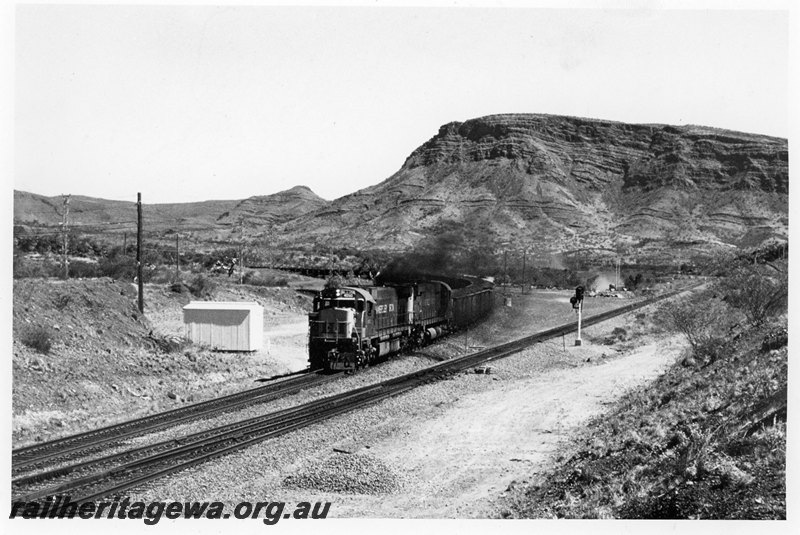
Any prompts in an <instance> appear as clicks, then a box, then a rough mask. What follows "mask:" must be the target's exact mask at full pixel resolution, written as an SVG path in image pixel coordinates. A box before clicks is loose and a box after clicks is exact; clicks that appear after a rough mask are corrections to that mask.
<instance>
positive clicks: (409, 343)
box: [308, 279, 494, 371]
mask: <svg viewBox="0 0 800 535" xmlns="http://www.w3.org/2000/svg"><path fill="white" fill-rule="evenodd" d="M461 282H462V283H465V284H464V285H463V286H462V287H458V288H456V289H453V288H452V287H451V286H450V284H447V283H445V282H442V281H418V282H403V283H394V284H392V283H389V284H384V285H380V286H368V287H340V288H326V289H324V290H322V291H321V292H320V293H319V294H318V295H317V296H316V297H315V298H314V305H313V306H314V308H313V310H312V312H311V313H309V317H308V323H309V330H308V332H309V340H308V348H309V359H308V360H309V365H310V368H311V369H312V370H317V369H323V370H326V371H355V370H358V369H359V368H363V367H366V366H369V365H371V364H373V363H375V362H378V361H380V360H384V359H385V358H387V357H388V356H389V355H392V354H394V353H397V352H399V351H402V350H404V349H413V348H415V347H419V346H422V345H424V344H426V343H428V342H430V341H431V340H434V339H436V338H438V337H440V336H442V335H443V334H446V333H449V332H452V331H455V330H457V329H459V328H462V327H464V326H466V325H469V324H470V323H473V322H475V321H476V320H478V319H480V318H481V317H483V316H484V315H486V314H487V313H488V312H489V311H490V310H491V309H492V307H493V306H494V292H493V288H492V286H493V285H492V284H491V283H489V282H486V281H482V280H477V279H476V280H470V281H461Z"/></svg>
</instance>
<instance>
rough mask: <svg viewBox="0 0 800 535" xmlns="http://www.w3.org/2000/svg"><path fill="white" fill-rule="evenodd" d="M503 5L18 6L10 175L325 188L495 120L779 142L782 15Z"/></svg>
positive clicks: (76, 190)
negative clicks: (532, 117) (682, 130)
mask: <svg viewBox="0 0 800 535" xmlns="http://www.w3.org/2000/svg"><path fill="white" fill-rule="evenodd" d="M586 4H587V3H586V2H582V3H581V4H580V5H586ZM509 5H513V6H516V7H510V8H501V7H491V6H488V7H487V4H485V3H484V4H483V5H474V4H473V5H471V6H470V7H457V8H453V7H439V6H434V5H428V6H424V7H412V8H405V7H396V6H386V5H383V6H381V7H372V6H365V5H357V6H328V7H274V6H251V7H236V6H225V5H223V6H210V5H205V6H204V5H199V6H198V5H194V6H193V5H172V6H159V5H150V6H144V5H136V4H133V5H114V6H108V5H102V4H93V5H82V6H76V5H32V4H21V5H18V6H17V8H16V17H15V20H14V45H15V49H14V58H13V59H14V75H15V76H14V81H13V89H14V91H15V93H14V103H13V106H14V119H13V131H14V149H13V160H14V165H13V169H14V183H13V187H14V189H18V190H23V191H30V192H34V193H39V194H43V195H61V194H67V193H70V194H73V195H89V196H93V197H102V198H106V199H119V200H135V198H136V193H137V192H141V193H142V198H143V202H150V203H156V202H189V201H200V200H207V199H243V198H247V197H250V196H253V195H268V194H271V193H275V192H278V191H282V190H285V189H289V188H291V187H293V186H296V185H306V186H308V187H310V188H311V189H312V190H313V191H314V192H315V193H317V194H318V195H320V196H321V197H323V198H326V199H334V198H337V197H341V196H343V195H346V194H349V193H352V192H354V191H356V190H359V189H362V188H365V187H368V186H371V185H374V184H377V183H379V182H381V181H382V180H384V179H386V178H388V177H389V176H391V175H392V174H393V173H395V172H396V171H397V170H398V169H399V168H400V167H401V166H402V164H403V162H404V160H405V159H406V157H407V156H408V155H409V154H410V153H411V152H412V151H413V150H414V149H415V148H417V147H418V146H419V145H421V144H422V143H424V142H425V141H426V140H428V139H430V138H431V137H432V136H433V135H435V134H436V132H437V131H438V129H439V127H440V126H441V125H443V124H445V123H448V122H451V121H464V120H467V119H470V118H474V117H480V116H483V115H489V114H494V113H512V112H513V113H549V114H563V115H572V116H580V117H590V118H598V119H607V120H615V121H623V122H630V123H665V124H674V125H683V124H700V125H706V126H715V127H720V128H729V129H733V130H740V131H745V132H753V133H760V134H767V135H773V136H780V137H788V133H789V121H788V115H789V113H788V112H789V102H788V91H789V72H788V65H789V18H788V16H787V13H786V12H785V11H784V12H781V11H755V10H751V9H737V10H722V9H693V10H682V9H589V8H581V9H541V8H536V7H521V6H528V5H532V4H530V3H525V4H520V3H509ZM590 5H591V4H590ZM597 5H599V3H598V4H597ZM604 5H616V6H620V5H621V6H623V7H636V6H650V5H662V6H663V5H670V3H669V2H658V3H657V4H655V3H652V2H650V3H648V2H641V1H640V2H635V3H633V2H629V3H620V2H616V3H614V2H611V3H609V2H605V3H604ZM676 5H680V6H683V5H690V4H688V3H686V4H683V3H682V4H676ZM768 5H778V6H781V5H784V4H781V3H773V4H768Z"/></svg>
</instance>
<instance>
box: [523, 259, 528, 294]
mask: <svg viewBox="0 0 800 535" xmlns="http://www.w3.org/2000/svg"><path fill="white" fill-rule="evenodd" d="M525 253H527V251H522V293H523V294H524V293H525Z"/></svg>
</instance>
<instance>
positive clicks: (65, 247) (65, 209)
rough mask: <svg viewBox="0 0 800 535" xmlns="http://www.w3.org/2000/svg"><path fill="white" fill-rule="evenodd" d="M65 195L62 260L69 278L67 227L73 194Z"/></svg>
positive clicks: (66, 277)
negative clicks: (70, 200)
mask: <svg viewBox="0 0 800 535" xmlns="http://www.w3.org/2000/svg"><path fill="white" fill-rule="evenodd" d="M63 197H64V213H63V214H62V220H61V233H62V238H63V246H64V250H63V254H62V262H63V264H64V279H65V280H66V279H68V278H69V258H68V257H67V248H68V247H69V237H68V229H67V222H68V219H67V217H68V216H69V198H70V197H71V195H63Z"/></svg>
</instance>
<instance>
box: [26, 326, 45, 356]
mask: <svg viewBox="0 0 800 535" xmlns="http://www.w3.org/2000/svg"><path fill="white" fill-rule="evenodd" d="M20 342H22V343H23V344H25V345H26V346H28V347H30V348H31V349H35V350H36V351H38V352H39V353H44V354H47V353H49V352H50V349H52V347H53V335H52V334H51V333H50V331H49V330H47V329H45V328H44V327H42V326H40V325H37V326H35V327H31V328H29V329H27V330H26V331H25V332H23V333H22V336H21V337H20Z"/></svg>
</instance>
